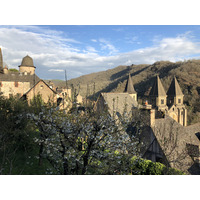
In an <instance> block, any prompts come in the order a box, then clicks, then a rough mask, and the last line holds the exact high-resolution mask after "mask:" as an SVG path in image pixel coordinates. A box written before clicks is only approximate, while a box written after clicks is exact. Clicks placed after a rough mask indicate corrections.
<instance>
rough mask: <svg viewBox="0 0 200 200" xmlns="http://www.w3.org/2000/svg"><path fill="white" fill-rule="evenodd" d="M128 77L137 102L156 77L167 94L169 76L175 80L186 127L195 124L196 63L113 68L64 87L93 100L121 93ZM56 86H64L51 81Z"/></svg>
mask: <svg viewBox="0 0 200 200" xmlns="http://www.w3.org/2000/svg"><path fill="white" fill-rule="evenodd" d="M129 72H130V73H131V76H132V79H133V83H134V87H135V90H136V91H137V93H138V98H139V101H141V99H144V98H145V97H146V96H148V92H149V91H150V89H151V87H152V84H153V79H154V77H155V76H156V75H159V76H160V78H161V81H162V83H163V86H164V88H165V90H166V92H167V90H168V88H169V85H170V83H171V80H172V78H173V76H176V78H177V80H178V82H179V84H180V86H181V89H182V91H183V94H184V95H185V96H184V103H185V104H186V105H187V109H188V123H189V124H191V123H195V122H197V121H198V120H199V117H200V98H199V95H200V60H188V61H184V62H176V63H173V62H169V61H159V62H156V63H154V64H152V65H146V64H143V65H131V66H118V67H116V68H113V69H110V70H107V71H101V72H97V73H92V74H88V75H84V76H81V77H78V78H75V79H71V80H69V81H68V85H69V86H70V85H71V84H73V85H74V87H75V88H78V85H80V94H81V95H82V96H83V97H85V96H86V95H87V96H89V97H90V98H92V99H94V100H95V99H96V98H97V97H98V95H99V93H100V92H111V91H112V92H123V90H124V88H125V84H126V80H127V78H128V73H129ZM52 81H53V82H54V83H55V84H56V85H59V86H65V82H64V81H58V80H57V81H54V80H52Z"/></svg>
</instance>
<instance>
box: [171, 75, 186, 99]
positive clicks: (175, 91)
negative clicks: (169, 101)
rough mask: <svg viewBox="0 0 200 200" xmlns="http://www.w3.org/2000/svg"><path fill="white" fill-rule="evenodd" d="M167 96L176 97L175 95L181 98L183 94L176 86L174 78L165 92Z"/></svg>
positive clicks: (176, 82)
mask: <svg viewBox="0 0 200 200" xmlns="http://www.w3.org/2000/svg"><path fill="white" fill-rule="evenodd" d="M167 95H169V96H177V95H181V96H183V93H182V91H181V88H180V86H179V84H178V81H177V80H176V77H175V76H174V78H173V80H172V82H171V85H170V87H169V89H168V91H167Z"/></svg>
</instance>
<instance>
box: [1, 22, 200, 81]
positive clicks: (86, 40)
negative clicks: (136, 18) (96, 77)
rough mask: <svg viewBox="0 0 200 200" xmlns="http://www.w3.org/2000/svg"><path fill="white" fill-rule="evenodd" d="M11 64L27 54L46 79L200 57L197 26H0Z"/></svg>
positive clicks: (6, 62)
mask: <svg viewBox="0 0 200 200" xmlns="http://www.w3.org/2000/svg"><path fill="white" fill-rule="evenodd" d="M0 48H1V49H2V53H3V60H4V63H5V64H6V65H7V66H8V68H16V69H18V66H19V65H20V64H21V61H22V58H23V57H25V56H26V55H29V56H31V57H32V58H33V62H34V65H35V66H36V74H37V75H38V76H39V77H40V78H42V79H61V80H64V79H65V75H64V74H65V70H66V72H67V77H68V79H71V78H76V77H79V76H82V75H85V74H89V73H93V72H99V71H103V70H107V69H111V68H114V67H117V66H119V65H131V64H153V63H154V62H156V61H160V60H168V61H172V62H176V61H184V60H188V59H200V26H198V25H195V26H192V25H188V26H187V25H46V26H45V25H19V26H17V25H13V26H11V25H10V26H8V25H1V26H0Z"/></svg>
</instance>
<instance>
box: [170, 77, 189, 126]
mask: <svg viewBox="0 0 200 200" xmlns="http://www.w3.org/2000/svg"><path fill="white" fill-rule="evenodd" d="M183 96H184V95H183V93H182V91H181V88H180V86H179V84H178V81H177V80H176V77H175V76H174V78H173V80H172V82H171V85H170V87H169V89H168V91H167V104H168V106H169V115H170V116H173V115H174V116H177V117H176V121H177V122H178V123H180V124H181V125H183V126H187V109H186V108H185V105H184V104H183Z"/></svg>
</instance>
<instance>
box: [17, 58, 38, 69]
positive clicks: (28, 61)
mask: <svg viewBox="0 0 200 200" xmlns="http://www.w3.org/2000/svg"><path fill="white" fill-rule="evenodd" d="M20 66H27V67H35V66H34V64H33V59H32V58H31V57H30V56H28V55H27V56H25V57H24V58H23V59H22V63H21V65H20ZM20 66H19V67H20Z"/></svg>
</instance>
